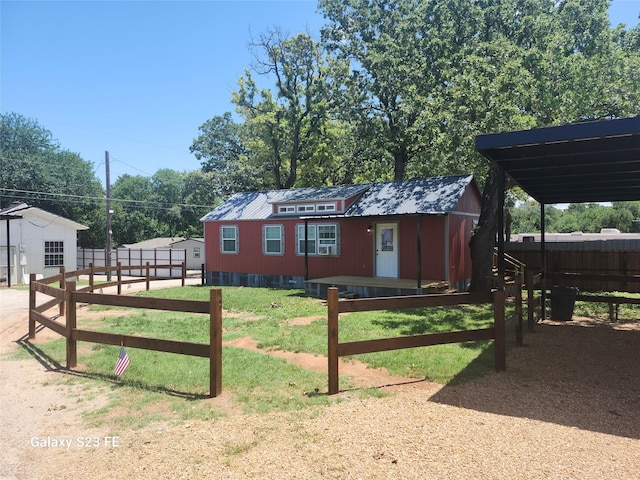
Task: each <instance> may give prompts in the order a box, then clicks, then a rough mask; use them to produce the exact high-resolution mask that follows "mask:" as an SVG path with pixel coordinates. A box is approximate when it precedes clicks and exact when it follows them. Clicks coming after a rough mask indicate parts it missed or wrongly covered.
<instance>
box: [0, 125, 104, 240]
mask: <svg viewBox="0 0 640 480" xmlns="http://www.w3.org/2000/svg"><path fill="white" fill-rule="evenodd" d="M0 188H1V189H2V191H1V195H2V196H1V198H2V204H3V206H5V207H6V206H8V204H9V203H10V202H12V201H18V202H25V203H28V204H30V205H33V206H35V207H40V208H43V209H45V210H48V211H50V212H51V213H54V214H56V215H61V216H63V217H66V218H69V219H72V220H74V221H76V222H78V223H81V224H83V225H86V226H88V227H89V230H87V231H83V232H80V233H79V243H80V244H83V245H96V244H99V243H100V239H102V238H103V236H104V235H103V233H104V224H105V217H106V213H105V209H104V200H103V196H104V191H103V189H102V186H101V185H100V181H99V180H98V179H97V178H96V176H95V173H94V170H93V165H92V164H91V163H90V162H87V161H85V160H83V159H82V158H81V157H80V156H79V155H78V154H76V153H72V152H70V151H68V150H65V149H63V148H62V147H60V145H59V144H58V142H57V141H55V140H54V139H53V137H52V134H51V132H50V131H49V130H47V129H45V128H44V127H42V126H41V125H40V124H39V123H38V122H37V121H35V120H32V119H28V118H25V117H23V116H22V115H19V114H17V113H9V114H1V115H0ZM102 243H104V242H102Z"/></svg>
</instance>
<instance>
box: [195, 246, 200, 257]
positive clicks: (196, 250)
mask: <svg viewBox="0 0 640 480" xmlns="http://www.w3.org/2000/svg"><path fill="white" fill-rule="evenodd" d="M193 258H200V247H193Z"/></svg>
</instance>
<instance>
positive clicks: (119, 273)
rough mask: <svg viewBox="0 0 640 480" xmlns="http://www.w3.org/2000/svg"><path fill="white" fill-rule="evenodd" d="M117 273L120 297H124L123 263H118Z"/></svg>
mask: <svg viewBox="0 0 640 480" xmlns="http://www.w3.org/2000/svg"><path fill="white" fill-rule="evenodd" d="M116 252H117V250H116ZM116 273H117V274H118V295H122V262H118V263H116Z"/></svg>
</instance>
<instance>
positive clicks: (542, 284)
mask: <svg viewBox="0 0 640 480" xmlns="http://www.w3.org/2000/svg"><path fill="white" fill-rule="evenodd" d="M593 281H595V282H596V283H597V284H600V285H603V284H607V282H612V283H614V284H616V285H629V284H640V275H610V274H593V273H590V274H585V273H574V272H564V273H558V272H552V273H547V276H546V278H543V276H542V274H541V273H537V274H533V273H529V274H528V275H527V282H526V284H527V305H528V325H529V331H533V329H534V325H535V323H536V318H535V317H536V315H535V308H536V307H537V306H539V307H540V315H539V317H538V318H540V319H543V320H544V319H545V318H547V312H546V299H547V297H548V290H549V288H550V285H551V284H554V285H560V286H572V287H575V286H577V287H578V288H579V290H581V291H584V292H590V291H592V290H589V289H580V286H581V285H585V284H586V283H585V282H593ZM586 285H588V284H586ZM537 290H539V291H540V295H539V296H538V297H536V295H535V292H536V291H537ZM630 290H632V291H634V290H635V289H630ZM596 293H598V294H597V295H589V294H581V293H578V294H577V295H576V298H575V299H576V300H577V301H582V302H594V303H607V304H608V305H609V319H610V320H611V321H616V320H617V319H618V307H619V306H620V305H621V304H630V305H639V304H640V298H637V297H627V296H621V295H617V294H605V293H600V292H596Z"/></svg>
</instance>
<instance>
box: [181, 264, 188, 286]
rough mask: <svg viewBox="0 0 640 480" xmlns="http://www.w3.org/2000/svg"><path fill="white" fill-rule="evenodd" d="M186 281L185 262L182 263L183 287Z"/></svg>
mask: <svg viewBox="0 0 640 480" xmlns="http://www.w3.org/2000/svg"><path fill="white" fill-rule="evenodd" d="M186 279H187V262H182V286H183V287H184V284H185V281H186Z"/></svg>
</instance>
